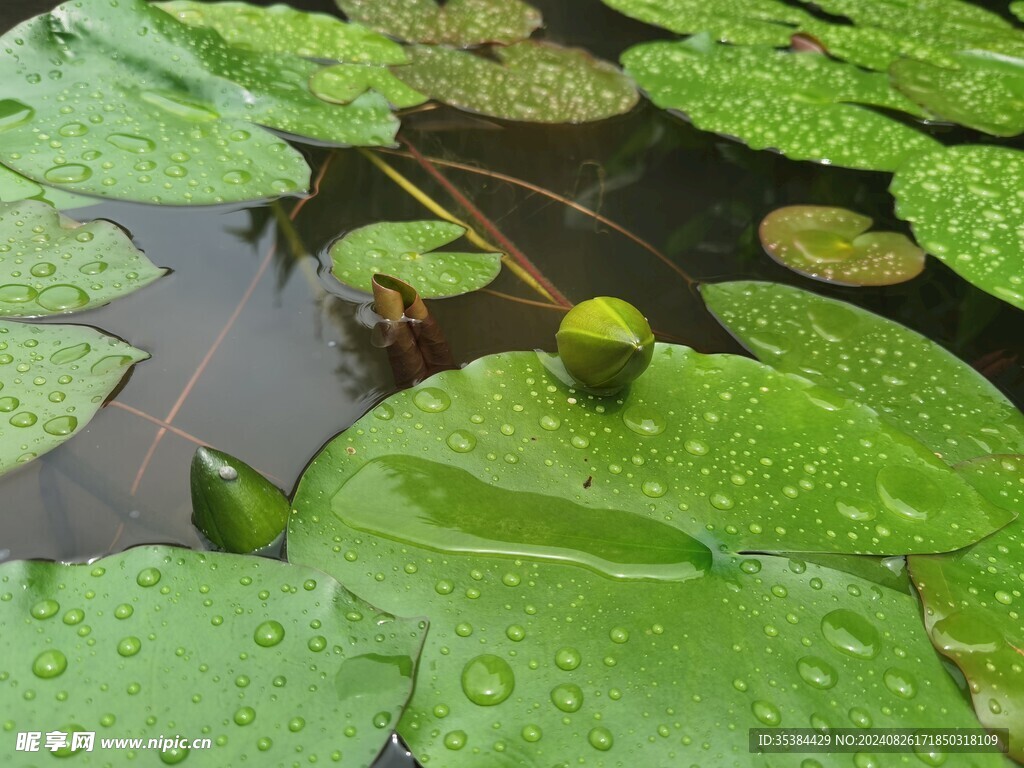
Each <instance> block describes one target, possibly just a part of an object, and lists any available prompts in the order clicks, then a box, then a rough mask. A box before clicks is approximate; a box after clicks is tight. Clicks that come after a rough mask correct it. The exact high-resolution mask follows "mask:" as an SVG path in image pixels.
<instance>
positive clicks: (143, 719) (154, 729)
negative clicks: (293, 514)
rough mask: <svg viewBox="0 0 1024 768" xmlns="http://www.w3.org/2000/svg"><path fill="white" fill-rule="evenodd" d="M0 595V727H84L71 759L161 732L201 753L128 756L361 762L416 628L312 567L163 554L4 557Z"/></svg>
mask: <svg viewBox="0 0 1024 768" xmlns="http://www.w3.org/2000/svg"><path fill="white" fill-rule="evenodd" d="M0 593H2V594H0V626H2V627H3V633H4V637H6V638H9V640H10V644H9V647H8V648H7V650H6V651H5V653H4V657H3V660H2V661H0V679H2V680H3V681H4V682H3V685H2V686H0V703H2V705H3V709H4V711H5V713H6V714H5V717H6V718H7V722H8V727H9V729H11V730H14V731H39V730H42V731H51V730H57V731H63V732H66V733H70V732H76V731H77V732H92V733H94V734H95V745H94V749H93V751H91V752H88V751H80V754H77V756H76V760H75V761H74V762H75V763H79V762H81V763H82V764H83V765H100V764H101V763H104V762H105V761H109V760H110V754H111V753H110V752H109V751H108V750H104V749H102V748H101V747H100V741H101V739H104V738H109V737H117V738H137V739H142V740H143V743H144V744H145V743H148V740H149V739H153V738H158V737H160V736H161V735H167V736H170V737H171V738H174V737H176V736H183V737H185V738H187V739H189V740H192V739H209V741H208V742H207V744H208V745H209V746H208V747H207V749H199V748H197V747H196V745H194V744H193V745H191V749H189V748H179V747H175V748H174V749H172V750H167V751H162V752H160V753H158V754H155V755H151V756H149V757H147V758H146V759H145V760H143V761H141V762H142V764H148V765H157V764H177V763H181V762H182V761H184V760H186V759H187V758H188V757H189V756H190V753H192V754H191V757H192V759H191V760H187V762H186V764H193V763H196V764H200V765H239V764H240V763H242V762H243V761H251V763H252V764H254V765H271V764H273V765H278V764H282V765H283V764H286V763H287V764H290V763H291V761H292V760H293V759H295V757H296V755H297V754H299V753H301V755H302V760H303V762H305V761H307V760H308V761H315V760H317V759H319V760H320V761H321V762H323V763H332V762H333V763H336V762H339V761H340V763H341V764H344V765H346V766H349V765H351V766H369V765H370V764H371V763H372V762H373V760H374V758H375V757H376V756H377V753H378V752H379V751H380V749H381V748H382V746H383V745H384V742H385V741H386V740H387V738H388V736H389V735H390V728H388V727H387V726H388V723H389V722H391V721H392V720H397V718H398V715H399V713H400V712H401V711H402V708H403V706H404V705H405V702H406V700H407V698H408V697H409V694H410V691H411V689H412V681H413V673H414V670H415V665H416V658H417V656H418V652H419V646H420V643H421V642H422V637H423V630H424V629H425V623H424V622H416V621H410V620H406V619H396V618H395V617H394V616H392V615H390V614H388V613H384V612H381V611H379V610H378V609H376V608H374V607H373V606H372V605H370V604H369V603H366V602H364V601H362V600H360V599H359V598H357V597H355V596H354V595H353V594H351V593H350V592H348V591H347V590H345V589H344V588H343V587H341V586H340V585H339V584H338V583H337V582H335V581H334V580H333V579H331V578H330V577H328V576H326V575H325V574H323V573H321V572H319V571H314V570H312V569H309V568H302V567H299V566H294V565H286V564H284V563H280V562H275V561H272V560H264V559H261V558H255V557H239V556H235V555H224V554H212V553H205V552H192V551H189V550H185V549H177V548H171V547H143V548H138V549H132V550H129V551H128V552H124V553H122V554H119V555H114V556H112V557H106V558H104V559H102V560H99V561H98V562H94V563H91V564H88V565H61V564H58V563H42V562H10V563H4V564H3V565H2V566H0ZM12 738H13V736H12ZM43 749H44V750H45V747H44V748H43ZM65 753H71V750H70V749H66V750H65ZM139 754H141V755H142V756H144V757H145V756H146V755H145V752H141V753H139ZM45 759H48V758H45Z"/></svg>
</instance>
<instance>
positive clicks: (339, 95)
mask: <svg viewBox="0 0 1024 768" xmlns="http://www.w3.org/2000/svg"><path fill="white" fill-rule="evenodd" d="M309 89H310V90H311V91H312V92H313V93H315V94H316V95H317V97H318V98H320V99H323V100H324V101H329V102H331V103H332V104H349V103H351V102H353V101H355V100H356V99H357V98H359V97H360V96H362V95H363V94H364V93H366V92H367V91H369V90H373V91H376V92H377V93H379V94H380V95H381V96H383V97H384V98H385V99H387V100H388V103H389V104H390V105H391V106H392V107H395V108H396V109H405V108H407V107H415V106H416V105H417V104H422V103H423V102H425V101H426V100H427V97H426V96H424V95H423V94H422V93H420V92H419V91H417V90H414V89H412V88H410V87H409V86H408V85H406V84H405V83H404V82H402V81H401V80H399V79H398V78H397V77H395V76H394V75H393V74H391V70H389V69H386V68H385V67H371V66H365V65H361V64H336V65H334V66H333V67H324V68H323V69H321V70H320V71H319V72H317V73H316V74H315V75H313V77H312V78H310V80H309Z"/></svg>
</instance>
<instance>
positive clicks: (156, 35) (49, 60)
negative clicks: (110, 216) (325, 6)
mask: <svg viewBox="0 0 1024 768" xmlns="http://www.w3.org/2000/svg"><path fill="white" fill-rule="evenodd" d="M0 50H4V51H5V52H6V54H5V56H4V57H2V58H0V82H3V83H4V86H3V88H2V90H0V136H2V139H0V161H2V162H3V163H4V164H6V165H7V166H9V167H11V168H13V169H14V170H16V171H18V172H19V173H21V174H23V175H25V176H28V177H29V178H32V179H36V180H38V181H40V182H46V183H47V184H52V185H54V186H58V187H61V188H64V189H68V190H71V191H80V192H85V193H88V194H93V195H99V196H103V197H116V198H119V199H126V200H137V201H141V202H151V203H163V204H170V205H181V204H204V203H223V202H232V201H240V200H254V199H260V198H266V197H271V196H278V195H282V194H287V193H295V192H301V191H302V190H303V189H304V188H305V187H306V185H307V183H308V179H309V167H308V166H307V165H306V162H305V160H304V159H303V158H302V156H301V154H300V153H299V152H297V151H296V150H294V149H293V148H291V147H290V146H289V145H288V144H287V143H286V142H284V141H283V140H281V139H280V138H278V137H277V136H275V135H274V134H272V133H269V132H268V131H266V130H264V129H263V128H260V127H258V126H261V125H262V126H267V127H269V128H274V129H277V130H280V131H285V132H287V133H292V134H296V135H299V136H306V137H309V138H311V139H316V140H319V141H325V142H330V143H334V144H391V143H392V142H393V139H394V133H395V130H396V129H397V126H398V122H397V120H396V119H395V117H394V115H393V114H392V113H391V111H390V109H389V108H388V105H387V103H386V102H385V101H384V100H383V98H381V97H380V96H377V95H375V94H366V95H365V96H361V97H360V98H359V99H357V100H356V101H355V102H354V103H353V104H351V105H349V106H338V105H331V104H328V103H326V102H324V101H322V100H320V99H318V98H316V97H315V96H314V95H313V94H312V93H311V92H310V91H309V88H308V86H307V83H308V81H309V78H310V77H311V76H312V75H313V73H315V72H316V71H317V70H318V69H319V66H318V65H317V64H314V63H312V62H308V61H305V60H304V59H301V58H298V57H296V56H289V55H285V54H263V53H256V52H252V51H246V50H243V49H240V48H234V47H231V46H229V45H227V44H226V43H225V42H224V41H223V40H222V39H221V38H220V36H219V35H217V34H216V33H215V32H212V31H210V30H206V29H197V28H193V27H189V26H186V25H185V24H181V23H179V22H177V21H175V20H174V19H173V18H172V17H171V16H170V15H169V14H167V13H164V12H163V11H161V10H159V9H158V8H155V7H152V6H150V5H149V4H148V3H146V2H145V1H144V0H121V2H119V3H117V4H116V5H111V3H110V2H108V0H77V1H76V2H70V3H66V4H65V5H61V6H58V7H57V8H56V9H54V10H53V11H52V12H51V13H49V14H45V15H42V16H37V17H35V18H34V19H30V20H29V21H27V22H25V23H23V24H21V25H20V26H18V27H16V28H15V29H13V30H11V31H10V32H8V33H7V34H5V35H4V36H3V37H2V38H0Z"/></svg>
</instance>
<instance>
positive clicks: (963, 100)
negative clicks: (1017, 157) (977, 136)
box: [889, 51, 1024, 136]
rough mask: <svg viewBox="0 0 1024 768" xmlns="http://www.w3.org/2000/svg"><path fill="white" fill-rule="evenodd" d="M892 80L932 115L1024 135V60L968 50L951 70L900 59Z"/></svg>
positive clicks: (994, 132) (893, 68) (892, 70)
mask: <svg viewBox="0 0 1024 768" xmlns="http://www.w3.org/2000/svg"><path fill="white" fill-rule="evenodd" d="M889 73H890V76H891V77H892V81H893V83H894V84H895V86H896V87H897V88H899V89H900V91H902V92H903V93H905V94H906V95H907V96H908V97H910V98H911V99H913V100H914V101H915V102H917V103H918V104H920V105H921V106H922V107H924V108H925V109H927V110H928V111H929V112H932V113H933V114H935V115H937V116H938V117H941V118H943V119H946V120H949V121H951V122H955V123H960V125H966V126H967V127H969V128H975V129H977V130H979V131H984V132H985V133H990V134H992V135H993V136H1016V135H1017V134H1019V133H1022V132H1024V60H1021V59H1006V58H1005V57H1000V56H994V55H992V54H989V53H986V52H983V51H977V52H976V51H965V52H963V53H959V54H956V55H955V56H953V57H952V61H951V64H950V66H937V65H935V64H930V63H928V62H924V61H915V60H913V59H900V60H898V61H894V62H893V63H892V66H891V67H890V68H889Z"/></svg>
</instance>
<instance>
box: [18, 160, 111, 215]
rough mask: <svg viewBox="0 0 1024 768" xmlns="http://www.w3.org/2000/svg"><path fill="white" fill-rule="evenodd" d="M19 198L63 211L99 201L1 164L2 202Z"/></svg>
mask: <svg viewBox="0 0 1024 768" xmlns="http://www.w3.org/2000/svg"><path fill="white" fill-rule="evenodd" d="M19 200H39V201H41V202H44V203H46V204H47V205H52V206H53V207H54V208H58V209H60V210H62V211H67V210H71V209H72V208H83V207H85V206H88V205H95V204H96V202H97V201H96V200H95V199H93V198H89V197H85V196H83V195H74V194H72V193H70V192H65V191H64V190H63V189H57V188H56V187H47V186H43V185H42V184H37V183H36V182H34V181H32V179H28V178H25V177H24V176H22V175H21V174H20V173H16V172H14V171H12V170H11V169H10V168H8V167H7V166H6V165H0V203H14V202H18V201H19Z"/></svg>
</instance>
